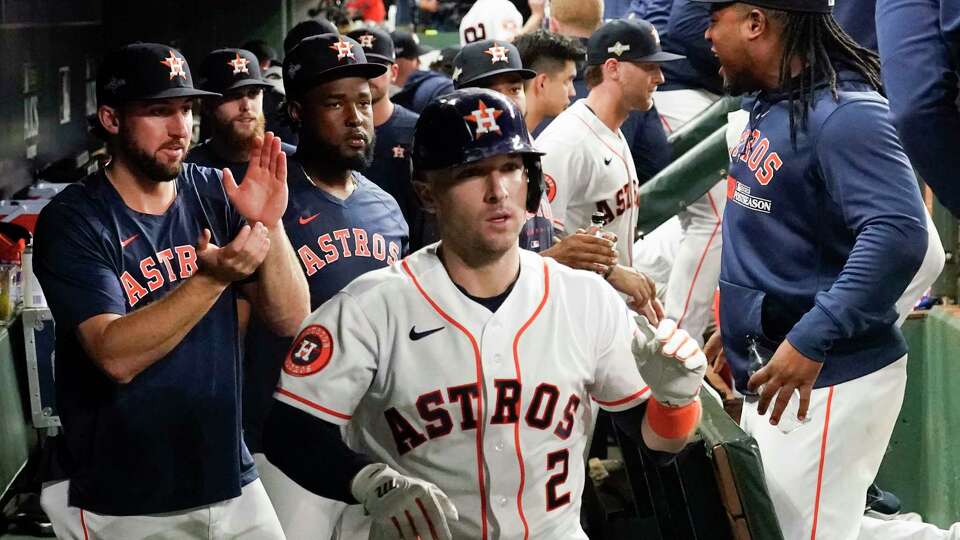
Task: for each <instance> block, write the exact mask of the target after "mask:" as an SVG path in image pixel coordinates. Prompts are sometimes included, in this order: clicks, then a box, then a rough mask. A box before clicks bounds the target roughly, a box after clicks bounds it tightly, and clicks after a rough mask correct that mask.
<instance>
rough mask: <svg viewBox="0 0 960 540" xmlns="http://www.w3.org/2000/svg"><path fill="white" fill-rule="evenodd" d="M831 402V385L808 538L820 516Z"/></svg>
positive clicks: (813, 538) (814, 535) (814, 539)
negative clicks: (811, 526)
mask: <svg viewBox="0 0 960 540" xmlns="http://www.w3.org/2000/svg"><path fill="white" fill-rule="evenodd" d="M832 403H833V387H832V386H831V387H830V392H829V393H828V394H827V413H826V416H824V418H823V435H822V436H821V438H820V465H819V467H818V468H817V495H816V497H815V498H814V501H813V529H812V530H811V531H810V540H817V519H818V518H819V517H820V489H821V488H822V487H823V460H824V458H825V457H826V453H827V431H828V430H829V429H830V405H831V404H832Z"/></svg>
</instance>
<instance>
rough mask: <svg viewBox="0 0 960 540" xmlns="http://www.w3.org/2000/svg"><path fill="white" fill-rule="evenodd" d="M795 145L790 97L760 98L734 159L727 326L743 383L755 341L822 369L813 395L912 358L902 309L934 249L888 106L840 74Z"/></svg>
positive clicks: (823, 90) (822, 90) (740, 384)
mask: <svg viewBox="0 0 960 540" xmlns="http://www.w3.org/2000/svg"><path fill="white" fill-rule="evenodd" d="M839 78H840V82H839V83H838V92H839V100H836V101H835V100H834V98H833V96H832V94H831V91H830V89H829V87H827V86H826V85H821V86H820V87H819V88H818V89H817V91H816V94H815V98H814V103H813V107H811V108H810V110H809V116H808V119H807V125H806V127H805V128H802V127H800V126H799V122H798V127H797V134H796V146H794V145H793V144H792V143H791V140H790V120H789V113H788V104H789V101H788V100H787V99H786V96H784V95H782V94H781V95H776V94H771V93H766V92H763V93H761V94H760V95H759V97H758V99H757V101H756V103H755V104H754V106H753V110H752V111H751V114H750V124H749V125H748V127H747V129H746V130H745V131H744V133H743V135H742V137H741V140H740V144H739V145H738V146H737V147H736V148H734V150H733V152H732V155H731V157H732V165H731V168H730V177H729V178H728V182H729V185H728V189H727V198H728V202H727V205H726V210H725V211H724V216H723V254H722V263H721V269H720V324H721V329H722V335H723V344H724V349H725V351H726V355H727V359H728V360H729V362H730V365H731V367H732V368H733V373H734V379H735V382H736V386H737V388H738V389H739V390H740V391H744V390H745V389H746V382H747V379H748V376H747V366H748V360H747V354H746V340H747V337H748V336H753V337H756V338H759V339H760V341H761V343H762V344H763V345H765V346H766V347H768V348H769V349H771V350H776V347H777V346H778V345H779V344H780V342H782V340H783V339H787V340H788V341H789V342H790V343H791V344H792V345H793V346H794V347H795V348H796V349H797V350H798V351H799V352H800V353H801V354H803V355H804V356H806V357H807V358H810V359H812V360H815V361H817V362H822V363H823V369H822V371H821V372H820V376H819V378H818V379H817V381H816V384H815V386H814V387H815V388H821V387H826V386H831V385H834V384H838V383H842V382H845V381H849V380H852V379H855V378H858V377H861V376H863V375H866V374H868V373H872V372H874V371H876V370H878V369H880V368H882V367H884V366H886V365H888V364H890V363H892V362H894V361H896V360H897V359H898V358H900V357H902V356H903V355H904V354H906V351H907V346H906V342H905V341H904V339H903V336H902V334H901V333H900V329H899V328H898V327H897V326H896V324H895V322H896V319H897V314H896V311H895V310H894V303H895V301H896V300H897V299H898V298H899V297H900V295H901V294H902V293H903V291H904V289H905V288H906V286H907V285H908V284H909V282H910V280H911V279H912V277H913V275H914V274H915V273H916V271H917V269H918V268H919V267H920V263H921V262H922V260H923V257H924V254H925V253H926V249H927V232H926V220H925V216H924V212H925V211H926V210H925V209H924V207H923V203H922V201H921V198H920V191H919V189H918V187H917V182H916V178H915V176H914V173H913V170H912V169H911V167H910V163H909V161H908V160H907V157H906V155H904V153H903V150H902V149H901V147H900V143H899V141H898V139H897V134H896V132H895V131H894V128H893V126H892V125H891V123H890V119H889V109H888V108H887V102H886V100H885V99H884V98H883V97H881V96H880V95H879V94H878V93H877V92H875V91H873V90H872V89H870V87H869V86H868V85H867V84H866V83H865V82H864V81H862V80H861V79H859V78H857V77H856V76H855V75H854V74H852V73H849V72H841V73H840V74H839Z"/></svg>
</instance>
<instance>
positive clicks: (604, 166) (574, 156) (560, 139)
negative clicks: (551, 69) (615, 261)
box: [535, 99, 640, 266]
mask: <svg viewBox="0 0 960 540" xmlns="http://www.w3.org/2000/svg"><path fill="white" fill-rule="evenodd" d="M535 145H536V147H537V150H540V151H541V152H546V155H545V156H543V158H542V162H543V172H544V181H545V182H546V185H547V199H548V200H549V201H550V207H551V209H552V210H553V217H554V222H555V223H556V225H557V226H558V227H559V228H560V229H562V230H563V231H565V232H566V233H568V234H569V233H573V232H575V231H576V230H577V229H587V228H589V227H590V216H591V215H592V214H593V213H594V212H603V214H604V215H605V216H606V218H605V220H604V221H605V223H606V225H604V230H605V231H609V232H612V233H614V234H616V235H617V250H618V251H619V253H620V264H622V265H624V266H631V265H632V264H633V238H634V236H635V234H636V231H635V229H636V225H637V215H638V214H637V211H638V208H637V203H638V200H639V190H640V182H639V181H638V180H637V170H636V168H635V167H634V164H633V156H632V155H631V154H630V145H629V144H628V143H627V140H626V139H625V138H624V136H623V133H622V132H621V131H620V130H619V129H618V130H617V131H616V132H614V131H611V130H610V128H609V127H607V126H606V124H604V123H603V122H601V121H600V119H599V118H597V115H595V114H593V111H591V110H590V109H589V108H588V107H587V104H586V101H584V100H582V99H581V100H579V101H577V102H576V103H574V104H573V105H571V106H570V107H569V108H568V109H567V110H565V111H563V112H562V113H561V114H560V116H558V117H557V118H556V119H554V121H553V122H551V123H550V125H549V126H547V128H546V129H545V130H543V132H542V133H541V134H540V136H539V137H537V139H536V142H535Z"/></svg>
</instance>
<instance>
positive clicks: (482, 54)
mask: <svg viewBox="0 0 960 540" xmlns="http://www.w3.org/2000/svg"><path fill="white" fill-rule="evenodd" d="M502 73H516V74H518V75H520V76H521V77H523V78H524V79H532V78H534V77H536V76H537V72H536V71H533V70H531V69H524V67H523V61H521V60H520V51H518V50H517V47H516V46H515V45H514V44H513V43H510V42H509V41H502V40H497V39H484V40H482V41H474V42H473V43H468V44H466V45H464V46H463V47H461V48H460V52H459V53H457V56H456V57H454V59H453V85H454V87H456V88H464V87H467V86H476V84H475V83H476V82H477V81H479V80H481V79H486V78H488V77H493V76H494V75H500V74H502Z"/></svg>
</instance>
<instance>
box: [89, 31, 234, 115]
mask: <svg viewBox="0 0 960 540" xmlns="http://www.w3.org/2000/svg"><path fill="white" fill-rule="evenodd" d="M219 95H220V94H217V93H215V92H207V91H204V90H198V89H196V88H194V87H193V77H192V76H191V75H190V66H189V65H188V64H187V59H186V58H184V57H183V54H181V53H180V51H178V50H176V49H174V48H173V47H170V46H168V45H162V44H160V43H133V44H130V45H124V46H123V47H120V48H119V49H117V50H115V51H113V52H112V53H110V54H108V55H107V57H106V58H105V59H104V61H103V63H102V64H101V65H100V70H99V71H98V72H97V103H98V104H99V105H114V104H117V103H123V102H125V101H134V100H144V99H171V98H181V97H195V96H219Z"/></svg>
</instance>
